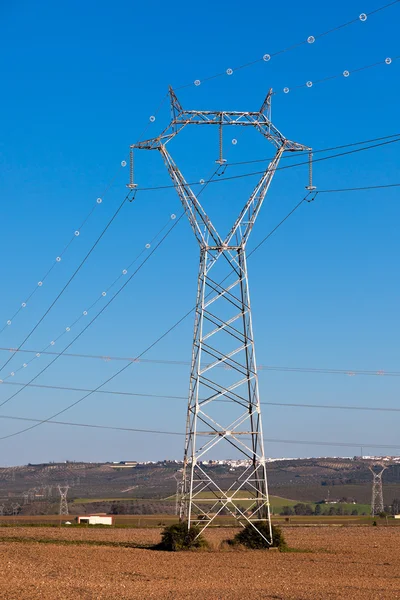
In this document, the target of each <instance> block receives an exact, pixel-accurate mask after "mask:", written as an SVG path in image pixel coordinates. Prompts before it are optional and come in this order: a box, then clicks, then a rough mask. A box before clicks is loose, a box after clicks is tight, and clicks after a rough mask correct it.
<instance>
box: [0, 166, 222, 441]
mask: <svg viewBox="0 0 400 600" xmlns="http://www.w3.org/2000/svg"><path fill="white" fill-rule="evenodd" d="M219 169H220V165H219V166H218V167H217V168H216V169H215V171H214V173H213V175H212V176H211V179H210V181H211V180H212V177H214V175H216V174H217V173H218V171H219ZM204 189H205V188H204ZM184 214H185V212H184V211H183V212H182V213H181V214H180V216H179V217H178V218H177V219H176V220H175V222H174V224H173V225H172V227H171V228H170V229H169V230H168V231H167V233H166V234H165V235H164V236H163V237H162V238H161V240H160V241H159V242H158V244H157V245H156V246H155V247H154V249H153V250H152V251H151V252H150V254H149V255H148V256H147V257H146V258H145V259H144V261H143V262H142V263H141V264H140V265H139V267H138V268H137V269H136V271H135V272H134V273H132V275H131V276H130V277H129V278H128V279H127V281H126V282H125V283H124V284H123V285H122V286H121V287H120V289H119V290H118V291H117V292H116V293H115V294H114V296H113V297H112V298H111V299H110V300H109V301H108V302H107V304H106V305H105V306H104V307H103V308H102V309H101V310H100V311H99V312H98V313H97V315H96V316H95V317H94V318H93V319H92V320H91V321H90V323H88V325H87V326H86V327H85V328H84V329H83V330H82V331H81V332H80V333H79V334H78V335H77V336H75V338H74V339H73V340H72V341H71V343H70V344H68V346H66V347H65V348H64V350H67V349H68V348H69V347H70V346H71V345H72V344H73V343H74V342H75V341H76V340H77V339H78V338H79V337H80V336H81V335H82V334H83V333H84V332H85V331H86V330H87V329H88V328H89V327H90V325H91V324H92V323H93V322H94V321H95V320H96V319H97V318H98V317H99V316H100V315H101V314H102V313H103V312H104V311H105V310H106V308H107V307H108V306H109V305H110V304H111V302H113V300H114V299H115V298H116V297H117V296H118V295H119V294H120V293H121V292H122V290H123V289H124V288H125V287H126V286H127V285H128V283H129V282H130V281H131V279H132V278H133V277H134V276H135V275H136V273H137V272H138V271H139V270H140V269H141V268H142V267H143V266H144V265H145V264H146V262H147V261H148V260H149V258H150V257H151V256H152V255H153V254H154V252H155V251H156V250H157V248H159V246H160V245H161V244H162V243H163V242H164V240H165V239H166V238H167V237H168V235H169V234H170V233H171V231H172V230H173V229H174V228H175V227H176V226H177V225H178V223H179V221H180V220H181V219H182V217H183V216H184ZM190 312H191V311H190ZM190 312H189V313H188V314H190ZM186 316H187V315H185V316H184V317H183V318H182V319H181V320H183V319H185V318H186ZM181 320H180V321H181ZM180 321H178V322H177V323H176V324H175V325H174V326H173V327H172V328H170V329H169V330H168V331H166V332H165V333H164V334H162V335H161V336H159V338H158V339H157V340H156V341H155V342H153V343H152V344H150V346H148V347H147V348H146V350H144V351H143V352H142V353H141V354H140V355H139V356H138V358H141V356H142V355H143V354H145V353H147V352H148V351H149V350H150V349H151V348H153V346H155V345H156V344H157V343H158V342H159V341H161V339H163V338H164V337H165V336H166V335H168V334H169V333H170V331H172V329H174V328H175V327H177V326H178V324H179V323H180ZM61 355H62V353H60V355H57V356H56V357H55V358H54V359H53V360H52V361H51V362H50V363H49V364H48V365H47V366H46V367H45V368H43V369H42V370H41V371H40V372H39V373H38V374H37V375H36V376H35V377H33V378H32V379H31V380H30V381H29V382H28V383H32V382H33V381H34V380H35V379H37V378H38V377H39V376H40V375H41V374H42V373H43V372H44V371H46V370H47V369H48V368H49V367H50V366H51V365H52V364H53V363H54V362H55V361H56V360H58V358H59V357H60V356H61ZM130 364H131V363H129V364H128V365H126V366H124V367H123V368H122V369H120V370H119V371H118V373H115V374H114V375H113V376H112V377H109V378H108V379H107V380H106V381H105V382H103V383H102V384H101V385H99V386H98V387H97V388H96V389H95V390H92V391H90V392H89V393H87V394H86V395H85V396H83V397H82V398H79V399H78V400H76V401H75V402H73V403H72V404H70V405H69V406H67V407H66V408H64V409H63V410H61V411H59V412H57V413H56V414H55V415H52V416H50V417H49V418H48V419H44V420H42V421H41V422H40V423H36V424H35V425H31V426H30V427H27V428H25V429H22V430H21V431H17V432H15V433H12V434H9V435H6V436H2V437H0V440H5V439H8V438H10V437H14V436H16V435H20V434H22V433H25V432H26V431H29V430H31V429H34V428H35V427H38V426H39V425H41V424H43V423H46V422H47V421H49V420H50V419H54V418H56V417H58V416H59V415H61V414H63V413H64V412H66V411H67V410H69V409H70V408H72V407H73V406H76V405H77V404H79V403H80V402H82V401H83V400H85V399H86V398H88V397H89V396H91V395H92V394H93V393H95V392H96V391H98V390H100V389H101V388H102V387H104V386H105V385H107V383H109V382H110V381H112V380H113V379H114V378H115V377H117V376H118V375H119V374H120V373H122V372H123V371H125V369H126V368H127V367H129V366H130ZM26 387H27V384H25V385H24V387H23V388H21V389H20V390H18V392H15V394H13V395H12V396H10V397H9V398H7V399H6V400H5V401H3V402H2V403H1V404H0V406H4V404H6V403H7V402H9V401H10V400H11V399H12V398H14V397H15V396H16V395H17V394H19V393H20V392H22V391H23V390H24V389H25V388H26Z"/></svg>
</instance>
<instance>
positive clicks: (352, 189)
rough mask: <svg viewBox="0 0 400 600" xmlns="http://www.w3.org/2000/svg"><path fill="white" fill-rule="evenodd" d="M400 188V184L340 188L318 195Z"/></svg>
mask: <svg viewBox="0 0 400 600" xmlns="http://www.w3.org/2000/svg"><path fill="white" fill-rule="evenodd" d="M394 187H400V183H387V184H383V185H365V186H363V187H353V188H339V189H335V190H318V191H317V193H318V194H335V193H338V192H363V191H365V190H383V189H387V188H394Z"/></svg>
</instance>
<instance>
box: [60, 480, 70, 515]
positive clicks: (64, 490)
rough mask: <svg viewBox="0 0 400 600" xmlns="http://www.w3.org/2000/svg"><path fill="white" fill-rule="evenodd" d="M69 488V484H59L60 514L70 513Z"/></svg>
mask: <svg viewBox="0 0 400 600" xmlns="http://www.w3.org/2000/svg"><path fill="white" fill-rule="evenodd" d="M68 490H69V485H65V486H64V487H62V486H60V485H59V486H58V491H59V492H60V510H59V514H60V515H68V514H69V513H68V502H67V494H68Z"/></svg>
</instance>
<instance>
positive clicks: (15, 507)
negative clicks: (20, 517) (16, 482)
mask: <svg viewBox="0 0 400 600" xmlns="http://www.w3.org/2000/svg"><path fill="white" fill-rule="evenodd" d="M20 508H21V505H20V504H18V502H15V503H13V504H11V510H12V514H13V516H14V517H15V516H16V515H17V514H18V513H19V509H20Z"/></svg>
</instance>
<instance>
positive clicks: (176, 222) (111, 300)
mask: <svg viewBox="0 0 400 600" xmlns="http://www.w3.org/2000/svg"><path fill="white" fill-rule="evenodd" d="M183 214H184V213H182V214H181V215H180V217H179V218H178V219H176V221H175V222H174V224H173V225H172V226H171V227H170V229H169V230H168V231H167V233H166V234H165V235H164V236H163V237H162V238H161V240H160V241H159V242H158V244H157V245H156V246H155V247H154V248H153V250H152V251H151V252H150V253H149V254H148V255H147V257H146V258H145V259H144V260H143V261H142V263H141V264H140V265H139V266H138V267H137V269H136V270H135V271H134V272H133V273H132V275H130V277H128V279H127V280H126V281H125V283H124V284H123V285H122V286H121V287H120V288H119V290H117V291H116V292H115V294H114V295H113V296H112V297H111V298H110V300H109V301H108V302H107V303H106V304H105V305H104V306H103V308H102V309H101V310H100V311H99V312H98V313H97V314H96V315H95V316H94V317H93V318H92V320H91V321H90V322H89V323H88V324H87V325H86V326H85V327H84V328H83V329H82V330H81V331H80V332H79V333H78V334H77V335H76V336H75V337H74V339H73V340H72V341H71V342H70V343H69V344H68V345H67V346H66V347H65V348H64V350H63V351H61V352H60V353H57V354H56V356H55V357H54V358H53V360H52V361H51V362H50V363H49V364H48V365H46V366H45V367H44V368H43V369H42V370H41V371H39V373H38V374H37V375H35V377H33V378H32V379H31V380H30V381H29V384H30V383H32V382H33V381H35V380H36V379H37V378H38V377H40V375H42V374H43V373H44V372H45V371H47V369H49V368H50V367H51V366H52V365H53V364H54V363H55V362H56V361H57V360H58V359H59V358H60V357H61V356H62V355H63V353H64V351H65V350H67V349H68V348H70V347H71V346H72V344H74V343H75V342H76V341H77V340H78V339H79V338H80V337H81V335H83V333H84V332H85V331H86V330H87V329H88V328H89V327H90V326H91V325H92V324H93V323H94V322H95V321H96V320H97V319H98V318H99V316H100V315H101V314H102V313H103V312H104V311H105V310H106V308H108V306H109V305H110V304H111V303H112V302H113V301H114V300H115V298H116V297H117V296H119V294H120V293H121V292H122V290H123V289H124V288H125V287H126V286H127V285H128V283H130V281H131V280H132V279H133V278H134V277H135V275H136V274H137V273H138V272H139V271H140V270H141V269H142V267H143V266H144V265H145V264H146V262H147V261H148V260H149V259H150V257H151V256H152V255H153V254H154V252H155V251H156V250H157V249H158V248H159V246H161V244H162V243H163V242H164V240H165V239H166V238H167V237H168V235H169V234H170V233H171V231H172V230H173V229H174V228H175V227H176V226H177V224H178V223H179V221H180V219H181V218H182V217H183ZM11 358H12V357H11ZM10 360H11V359H10ZM27 386H28V384H25V385H24V387H22V388H21V389H20V390H18V391H17V392H15V393H14V394H12V396H10V397H9V398H6V400H4V401H3V402H1V403H0V407H1V406H4V405H5V404H7V403H8V402H10V400H12V399H13V398H15V396H17V395H18V394H20V393H21V392H22V391H23V390H24V389H25V388H26V387H27ZM62 412H64V411H62ZM6 437H8V436H6ZM0 439H4V438H0Z"/></svg>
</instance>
